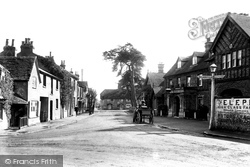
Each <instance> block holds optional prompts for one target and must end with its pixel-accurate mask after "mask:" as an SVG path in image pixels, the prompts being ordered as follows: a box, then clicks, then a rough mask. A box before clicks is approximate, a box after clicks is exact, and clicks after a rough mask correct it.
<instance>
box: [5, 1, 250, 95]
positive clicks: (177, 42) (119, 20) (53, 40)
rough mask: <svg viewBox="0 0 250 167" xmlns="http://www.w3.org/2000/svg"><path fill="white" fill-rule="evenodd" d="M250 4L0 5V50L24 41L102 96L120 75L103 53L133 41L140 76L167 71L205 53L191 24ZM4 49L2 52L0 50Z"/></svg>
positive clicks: (241, 10) (202, 40) (244, 10)
mask: <svg viewBox="0 0 250 167" xmlns="http://www.w3.org/2000/svg"><path fill="white" fill-rule="evenodd" d="M249 3H250V2H249V1H248V0H237V1H232V0H220V1H218V0H209V1H204V0H203V1H202V0H188V1H187V0H174V1H168V0H8V1H4V0H1V1H0V6H1V10H0V18H1V26H0V48H1V46H2V47H4V45H5V41H6V39H9V41H10V42H9V43H11V40H12V39H15V47H16V53H18V52H20V46H21V43H22V41H24V40H25V38H30V39H31V41H33V45H34V50H33V52H34V53H36V54H38V55H41V56H48V55H49V54H50V52H51V53H52V56H54V59H55V61H56V63H57V64H58V65H60V64H61V60H65V64H66V69H67V70H69V71H70V70H72V71H74V72H75V71H77V72H78V73H79V74H80V73H81V69H83V80H84V81H88V85H89V87H91V88H93V89H95V90H96V91H97V93H98V96H99V94H100V93H101V92H102V91H103V90H104V89H116V88H117V83H118V80H119V79H120V78H119V77H116V75H117V73H116V72H112V64H111V62H107V61H105V60H104V58H103V56H102V53H103V52H104V51H109V50H111V49H114V48H117V47H118V46H122V45H125V44H126V43H131V44H132V45H133V46H134V47H135V48H136V49H137V50H139V51H140V52H141V53H142V54H143V55H145V56H146V59H147V60H146V61H145V63H144V64H145V66H144V68H143V70H142V77H144V78H145V77H146V74H147V72H157V71H158V64H159V63H163V64H164V72H167V71H168V70H169V69H170V68H171V66H172V65H173V64H174V63H175V62H176V60H177V58H178V57H185V56H189V55H192V53H193V52H194V51H205V48H204V45H205V42H206V39H205V37H201V38H199V39H195V40H192V39H190V38H189V37H188V32H189V31H190V30H191V27H190V26H189V24H188V23H189V20H191V19H192V18H198V17H202V18H204V19H209V18H212V17H214V16H217V15H221V14H223V13H228V12H231V13H234V12H235V13H247V14H249V7H248V6H249V5H248V4H249ZM0 51H1V49H0Z"/></svg>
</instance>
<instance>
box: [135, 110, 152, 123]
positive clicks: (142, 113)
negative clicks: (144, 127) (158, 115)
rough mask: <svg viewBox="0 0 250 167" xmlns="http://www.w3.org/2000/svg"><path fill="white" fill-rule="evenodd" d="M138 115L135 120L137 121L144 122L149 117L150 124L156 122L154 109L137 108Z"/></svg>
mask: <svg viewBox="0 0 250 167" xmlns="http://www.w3.org/2000/svg"><path fill="white" fill-rule="evenodd" d="M135 114H136V117H135V122H136V123H142V122H145V120H146V119H148V122H149V123H150V124H153V123H154V114H153V110H152V109H150V108H138V109H137V110H136V113H135Z"/></svg>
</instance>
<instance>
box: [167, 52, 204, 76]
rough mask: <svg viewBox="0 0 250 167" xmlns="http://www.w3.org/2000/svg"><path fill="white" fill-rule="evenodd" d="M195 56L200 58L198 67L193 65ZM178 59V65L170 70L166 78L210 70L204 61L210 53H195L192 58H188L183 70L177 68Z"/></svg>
mask: <svg viewBox="0 0 250 167" xmlns="http://www.w3.org/2000/svg"><path fill="white" fill-rule="evenodd" d="M194 56H196V57H198V58H199V60H198V62H197V64H196V65H193V64H192V62H193V57H194ZM178 59H179V58H178ZM178 59H177V61H176V63H175V64H174V65H173V66H172V67H171V68H170V70H169V71H168V72H167V73H166V75H165V76H164V77H167V76H172V75H178V74H183V73H189V72H194V71H198V70H201V69H205V68H208V66H209V64H208V63H207V62H205V61H204V60H206V59H208V52H207V53H204V52H194V53H193V54H192V55H191V56H188V57H186V58H185V62H184V64H183V65H182V67H181V68H177V63H178Z"/></svg>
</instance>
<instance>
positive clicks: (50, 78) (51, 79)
mask: <svg viewBox="0 0 250 167" xmlns="http://www.w3.org/2000/svg"><path fill="white" fill-rule="evenodd" d="M50 80H51V94H53V78H52V77H51V78H50Z"/></svg>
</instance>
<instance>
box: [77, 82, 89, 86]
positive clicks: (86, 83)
mask: <svg viewBox="0 0 250 167" xmlns="http://www.w3.org/2000/svg"><path fill="white" fill-rule="evenodd" d="M77 83H78V85H79V87H81V88H84V87H88V82H87V81H78V82H77Z"/></svg>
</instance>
